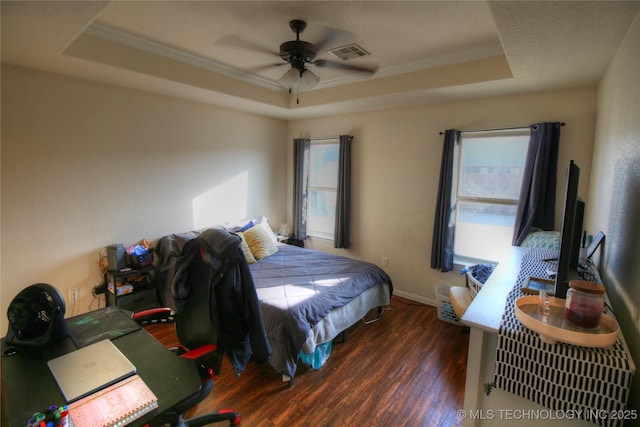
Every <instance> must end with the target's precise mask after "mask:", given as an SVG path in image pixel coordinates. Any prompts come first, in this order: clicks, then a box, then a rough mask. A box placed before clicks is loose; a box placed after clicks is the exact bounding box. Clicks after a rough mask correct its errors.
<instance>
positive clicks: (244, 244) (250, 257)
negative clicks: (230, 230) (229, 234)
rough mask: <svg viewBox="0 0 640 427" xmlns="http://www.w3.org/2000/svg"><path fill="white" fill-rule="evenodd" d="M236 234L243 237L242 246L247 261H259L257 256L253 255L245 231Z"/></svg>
mask: <svg viewBox="0 0 640 427" xmlns="http://www.w3.org/2000/svg"><path fill="white" fill-rule="evenodd" d="M236 234H237V235H238V236H239V237H240V238H241V239H242V242H241V243H240V247H241V248H242V252H244V257H245V258H246V259H247V262H248V263H249V264H255V263H256V262H257V261H256V258H255V257H254V256H253V253H252V252H251V249H249V245H248V244H247V239H246V238H245V237H244V233H243V232H238V233H236Z"/></svg>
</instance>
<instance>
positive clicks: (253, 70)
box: [245, 62, 289, 73]
mask: <svg viewBox="0 0 640 427" xmlns="http://www.w3.org/2000/svg"><path fill="white" fill-rule="evenodd" d="M283 65H289V63H287V62H277V63H273V64H264V65H258V66H256V67H251V68H247V69H245V71H248V72H250V73H256V72H260V71H265V70H268V69H270V68H274V67H281V66H283Z"/></svg>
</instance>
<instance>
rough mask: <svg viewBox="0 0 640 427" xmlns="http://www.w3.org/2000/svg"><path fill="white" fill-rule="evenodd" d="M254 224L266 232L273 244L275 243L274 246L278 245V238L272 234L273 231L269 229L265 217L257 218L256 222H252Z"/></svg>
mask: <svg viewBox="0 0 640 427" xmlns="http://www.w3.org/2000/svg"><path fill="white" fill-rule="evenodd" d="M254 222H255V223H256V225H260V226H261V227H263V228H264V229H265V230H266V231H267V233H268V234H269V237H270V238H271V240H272V241H273V243H275V244H277V243H278V238H277V237H276V235H275V234H274V233H273V230H272V229H271V226H270V225H269V220H268V219H267V217H266V216H262V217H260V218H258V219H257V220H254Z"/></svg>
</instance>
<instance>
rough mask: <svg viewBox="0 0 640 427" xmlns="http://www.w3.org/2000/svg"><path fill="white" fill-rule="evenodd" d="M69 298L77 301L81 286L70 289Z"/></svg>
mask: <svg viewBox="0 0 640 427" xmlns="http://www.w3.org/2000/svg"><path fill="white" fill-rule="evenodd" d="M69 299H70V300H71V301H76V300H78V299H80V289H79V288H71V289H69Z"/></svg>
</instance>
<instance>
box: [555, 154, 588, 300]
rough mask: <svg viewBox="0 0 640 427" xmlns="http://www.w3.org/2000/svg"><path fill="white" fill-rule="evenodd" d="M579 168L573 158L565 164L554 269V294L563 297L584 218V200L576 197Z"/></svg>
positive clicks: (573, 264)
mask: <svg viewBox="0 0 640 427" xmlns="http://www.w3.org/2000/svg"><path fill="white" fill-rule="evenodd" d="M579 181H580V168H579V167H578V165H576V164H575V163H574V161H573V160H571V161H570V162H569V166H567V178H566V188H565V199H564V214H563V216H562V228H561V229H560V230H561V231H560V254H559V255H558V266H557V271H556V278H555V281H556V289H555V296H556V297H558V298H565V297H566V295H567V289H568V288H569V280H570V276H571V277H574V275H573V274H571V272H572V271H575V270H576V267H577V265H578V257H579V254H580V237H581V235H582V222H583V218H584V207H585V205H584V202H583V201H582V200H580V199H579V198H578V183H579Z"/></svg>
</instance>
